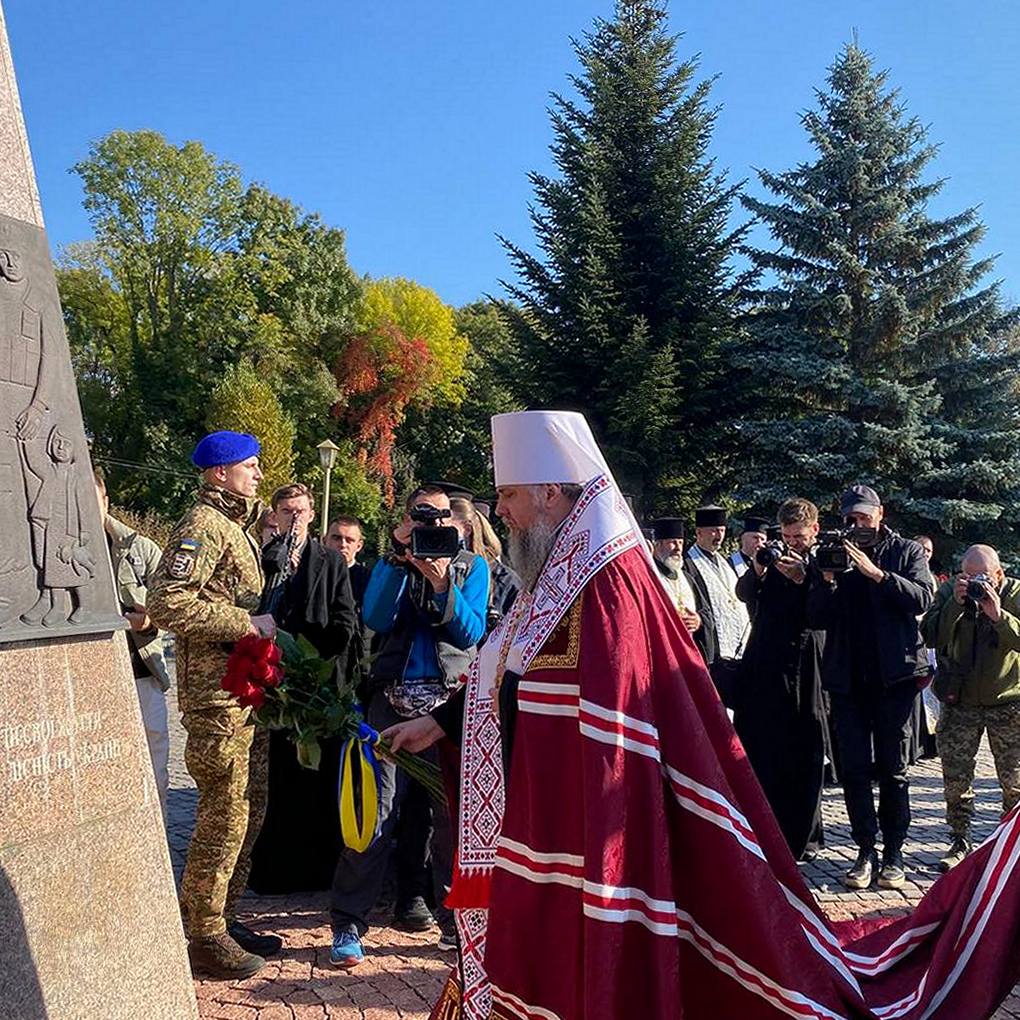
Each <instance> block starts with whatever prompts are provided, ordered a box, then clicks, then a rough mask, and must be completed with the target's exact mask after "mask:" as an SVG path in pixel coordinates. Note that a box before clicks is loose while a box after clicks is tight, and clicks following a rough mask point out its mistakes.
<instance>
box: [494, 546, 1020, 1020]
mask: <svg viewBox="0 0 1020 1020" xmlns="http://www.w3.org/2000/svg"><path fill="white" fill-rule="evenodd" d="M572 628H573V630H572ZM554 641H556V642H558V644H557V647H556V648H554V649H553V648H550V645H551V644H552V643H553V642H554ZM518 711H519V715H518V718H517V728H516V736H515V741H514V748H513V758H512V764H511V775H510V776H509V777H508V782H507V792H506V812H505V815H504V817H503V822H502V834H501V837H500V840H499V845H498V853H497V857H496V866H495V870H494V872H493V874H492V881H491V889H490V890H489V903H488V906H489V911H488V925H487V932H486V936H485V937H486V939H487V944H486V946H485V951H484V960H485V971H486V972H487V976H488V979H489V981H490V982H491V988H492V999H493V1013H492V1015H493V1016H495V1017H513V1018H521V1017H524V1018H541V1020H557V1018H558V1020H593V1018H624V1017H627V1018H629V1017H641V1018H642V1020H656V1018H659V1020H667V1018H668V1020H678V1018H688V1020H724V1018H738V1017H739V1018H741V1020H755V1018H759V1017H760V1018H763V1020H764V1018H774V1017H777V1016H781V1015H788V1016H795V1017H819V1018H822V1017H824V1018H839V1017H879V1018H882V1020H892V1018H903V1020H922V1018H925V1020H926V1018H928V1017H940V1018H950V1017H951V1018H954V1020H970V1018H973V1020H980V1018H983V1017H987V1016H989V1015H990V1014H991V1013H992V1012H993V1010H994V1008H995V1006H996V1005H997V1004H998V1003H999V1002H1000V1001H1001V1000H1002V999H1003V998H1004V997H1005V996H1006V994H1007V993H1008V990H1009V989H1010V987H1012V985H1013V984H1014V983H1015V981H1016V980H1017V977H1018V974H1020V965H1018V964H1020V961H1018V954H1017V952H1016V949H1017V944H1018V942H1017V935H1018V932H1017V925H1018V923H1020V877H1018V874H1017V867H1016V865H1017V859H1018V857H1020V821H1018V817H1017V814H1016V812H1014V813H1013V814H1012V815H1011V816H1010V818H1009V819H1007V821H1006V822H1005V823H1004V824H1003V825H1002V826H1000V827H999V829H998V830H997V831H996V833H995V834H994V835H993V837H992V838H991V839H990V840H989V841H988V842H986V843H985V845H984V846H982V847H981V848H980V849H979V850H978V851H977V852H975V853H974V854H973V855H972V856H971V857H970V858H969V859H968V860H967V861H966V862H965V863H964V864H963V865H961V866H960V867H959V868H957V869H955V870H954V871H952V872H951V873H950V874H948V875H947V876H945V877H944V878H942V879H941V880H940V881H939V882H938V883H937V884H936V885H935V886H934V888H933V889H932V890H931V891H930V892H929V894H928V895H927V896H926V897H925V899H924V900H923V901H922V903H921V904H920V906H919V907H918V908H917V910H915V911H914V913H913V914H912V915H911V916H909V917H906V918H903V919H901V920H897V921H894V922H892V923H890V924H887V925H885V926H883V927H881V928H880V929H877V930H875V931H872V932H871V933H870V934H868V935H865V936H863V937H859V938H856V939H855V940H854V941H850V942H847V943H846V944H841V943H840V938H839V936H838V935H837V933H836V932H837V930H836V929H835V928H834V927H833V926H832V925H830V924H829V922H828V921H827V920H826V919H825V917H824V915H823V914H822V913H821V911H820V910H819V908H818V907H817V905H816V904H815V902H814V900H813V899H812V897H811V895H810V893H809V892H808V890H807V888H806V887H805V885H804V883H803V882H802V880H801V878H800V875H799V873H798V870H797V867H796V864H795V863H794V861H793V859H792V857H791V856H790V854H789V851H788V850H787V848H786V844H785V842H784V840H783V838H782V836H781V834H780V832H779V829H778V827H777V825H776V823H775V820H774V819H773V817H772V814H771V812H770V810H769V808H768V805H767V803H766V801H765V799H764V797H763V795H762V793H761V790H760V788H759V786H758V784H757V781H756V780H755V778H754V775H753V773H752V771H751V769H750V766H749V764H748V762H747V760H746V757H745V756H744V753H743V750H742V749H741V747H740V744H739V741H738V740H737V738H736V736H735V734H734V732H733V728H732V726H731V725H730V723H729V720H728V719H727V717H726V714H725V712H724V710H723V708H722V706H721V704H720V702H719V700H718V697H717V696H716V693H715V690H714V688H713V687H712V684H711V681H710V679H709V678H708V675H707V673H706V671H705V669H704V666H703V665H702V664H701V660H700V658H699V657H698V655H697V652H696V651H695V649H694V646H693V644H692V642H691V641H690V638H689V637H688V635H687V633H686V631H685V630H684V629H683V628H682V627H681V626H680V624H679V621H678V620H677V617H676V614H675V613H674V612H673V610H672V608H671V607H670V605H669V603H668V601H667V599H666V598H665V595H664V593H663V592H662V589H661V588H660V586H659V584H658V582H657V580H656V579H655V578H654V577H653V575H652V573H651V570H650V569H649V565H648V562H647V558H646V557H645V556H644V555H643V553H642V552H641V551H640V550H638V549H636V548H631V549H629V550H628V551H626V552H623V553H622V554H620V555H618V556H616V558H615V559H613V560H612V561H611V562H609V563H608V564H607V565H605V566H602V567H601V569H600V570H599V571H598V573H596V574H595V576H594V577H593V578H592V579H591V580H590V581H588V583H587V584H586V585H585V587H584V589H583V592H582V594H581V596H580V610H579V612H578V611H576V609H575V612H573V613H566V614H565V615H564V616H563V620H562V623H561V624H560V627H559V629H558V630H557V632H556V634H555V635H553V637H552V638H551V639H550V641H549V643H548V644H547V647H546V648H544V649H543V650H542V651H541V652H539V654H538V655H537V656H536V657H535V658H534V659H533V660H532V661H531V663H530V668H528V669H526V670H525V672H524V676H523V679H522V681H521V684H520V688H519V692H518ZM777 753H781V749H777ZM843 938H844V939H846V938H847V931H846V930H843Z"/></svg>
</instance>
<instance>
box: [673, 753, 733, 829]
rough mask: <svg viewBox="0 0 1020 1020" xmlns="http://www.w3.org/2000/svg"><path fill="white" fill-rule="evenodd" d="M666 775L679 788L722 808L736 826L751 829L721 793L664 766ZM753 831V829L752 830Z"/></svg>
mask: <svg viewBox="0 0 1020 1020" xmlns="http://www.w3.org/2000/svg"><path fill="white" fill-rule="evenodd" d="M663 767H664V768H665V770H666V773H667V775H668V776H669V778H670V779H672V780H674V781H675V782H677V783H679V784H680V785H681V786H689V787H690V788H691V789H692V790H694V792H695V793H698V794H701V796H702V797H704V798H706V799H707V800H710V801H712V802H713V803H714V804H718V805H719V807H721V808H723V809H724V810H725V811H726V813H727V814H728V815H729V816H730V817H731V818H732V819H733V820H734V821H735V822H736V823H737V824H738V825H743V826H744V828H746V829H751V823H750V822H749V821H748V820H747V818H746V817H745V816H744V815H743V814H741V813H740V811H738V810H737V809H736V807H734V805H733V804H731V803H730V802H729V801H728V800H727V799H726V798H725V797H724V796H723V795H722V794H721V793H719V792H718V791H716V790H713V789H712V788H711V787H710V786H705V784H704V783H699V782H698V781H697V780H696V779H692V778H691V777H690V776H686V775H684V774H683V773H682V772H680V771H678V770H677V769H675V768H673V766H672V765H664V766H663ZM752 831H753V829H752Z"/></svg>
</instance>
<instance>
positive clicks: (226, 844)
mask: <svg viewBox="0 0 1020 1020" xmlns="http://www.w3.org/2000/svg"><path fill="white" fill-rule="evenodd" d="M248 717H249V712H248V710H247V709H242V708H238V707H234V706H229V705H228V706H222V707H215V708H206V709H199V710H195V711H190V712H185V713H184V716H183V718H182V722H183V723H184V728H185V730H187V733H188V739H187V743H186V744H185V746H184V763H185V764H186V765H187V767H188V772H190V773H191V777H192V778H193V779H194V780H195V785H196V786H197V787H198V812H197V814H196V817H195V831H194V832H193V833H192V836H191V843H190V845H189V847H188V860H187V863H186V864H185V866H184V878H183V879H182V881H181V917H182V919H183V921H184V930H185V932H186V933H187V935H188V937H189V938H202V937H205V936H209V935H219V934H221V933H222V932H223V931H225V930H226V926H227V922H228V921H230V920H233V917H234V910H235V908H236V905H237V901H238V900H239V899H240V897H241V894H242V893H243V892H244V890H245V887H246V886H247V884H248V873H249V871H250V870H251V852H252V847H253V846H254V845H255V840H256V839H257V837H258V834H259V829H261V828H262V820H263V818H264V817H265V814H266V796H267V788H268V775H269V733H268V731H266V730H262V729H257V728H256V727H255V726H252V725H250V724H249V722H248Z"/></svg>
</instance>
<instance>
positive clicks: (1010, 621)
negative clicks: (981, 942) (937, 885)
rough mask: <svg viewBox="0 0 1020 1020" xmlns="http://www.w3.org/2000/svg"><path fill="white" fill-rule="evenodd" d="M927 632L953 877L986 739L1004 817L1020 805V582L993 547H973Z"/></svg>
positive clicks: (967, 838)
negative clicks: (938, 706) (934, 667)
mask: <svg viewBox="0 0 1020 1020" xmlns="http://www.w3.org/2000/svg"><path fill="white" fill-rule="evenodd" d="M921 632H922V634H923V636H924V639H925V641H926V643H927V644H928V645H929V647H932V648H934V649H935V650H936V653H937V655H938V662H939V670H938V673H937V675H936V680H935V693H936V695H938V697H939V699H940V700H941V701H942V711H941V713H940V715H939V725H938V731H937V739H938V749H939V754H940V756H941V758H942V778H943V782H944V784H945V796H946V821H947V822H948V824H949V829H950V832H951V834H952V844H951V846H950V848H949V852H948V853H947V854H946V855H945V856H944V857H943V858H942V860H941V861H940V866H941V868H942V870H943V871H948V870H949V869H950V868H952V867H954V866H955V865H957V864H959V863H960V861H962V860H963V858H964V857H965V856H966V855H967V854H968V853H969V852H970V850H971V822H972V820H973V818H974V763H975V761H976V759H977V752H978V745H979V744H980V742H981V737H982V735H983V734H985V733H987V734H988V744H989V746H990V747H991V750H992V757H993V758H994V759H995V771H996V774H997V775H998V777H999V785H1000V786H1001V787H1002V811H1003V814H1005V813H1006V812H1008V811H1009V810H1010V808H1012V807H1013V805H1014V804H1016V803H1017V801H1018V800H1020V580H1017V579H1015V578H1012V577H1006V574H1005V571H1004V570H1003V569H1002V564H1001V563H1000V562H999V554H998V553H997V552H996V551H995V550H994V549H993V548H992V547H991V546H988V545H974V546H971V547H970V548H969V549H968V550H967V552H966V553H965V554H964V557H963V562H962V563H961V566H960V573H959V574H958V575H957V576H956V577H955V578H954V579H953V580H951V581H946V582H945V583H944V584H942V586H941V587H940V588H939V590H938V593H937V594H936V596H935V601H934V603H933V604H932V606H931V608H930V609H929V610H928V611H927V612H926V613H925V614H924V617H923V619H922V620H921Z"/></svg>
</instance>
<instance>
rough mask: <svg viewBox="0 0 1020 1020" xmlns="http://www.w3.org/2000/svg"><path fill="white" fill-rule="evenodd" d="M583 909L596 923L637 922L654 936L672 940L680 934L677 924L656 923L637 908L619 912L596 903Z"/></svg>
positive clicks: (584, 906) (586, 903) (624, 909)
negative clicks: (662, 936)
mask: <svg viewBox="0 0 1020 1020" xmlns="http://www.w3.org/2000/svg"><path fill="white" fill-rule="evenodd" d="M582 909H583V910H584V914H585V916H586V917H590V918H592V919H593V920H595V921H608V922H609V923H611V924H623V923H624V922H625V921H636V922H637V923H638V924H640V925H643V926H644V927H645V928H647V929H648V930H649V931H650V932H651V933H652V934H653V935H664V936H666V937H667V938H671V939H675V938H676V937H677V936H678V935H679V934H680V931H679V929H678V928H677V926H676V924H675V923H671V922H668V921H656V920H655V919H654V918H652V917H649V916H648V915H647V914H646V913H644V911H641V910H638V909H637V908H635V907H628V908H623V909H619V910H617V909H613V908H609V907H599V906H596V905H595V904H594V903H588V902H585V903H584V905H583V908H582Z"/></svg>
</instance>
